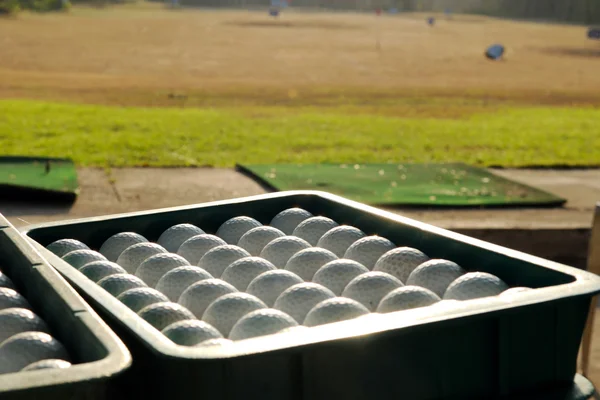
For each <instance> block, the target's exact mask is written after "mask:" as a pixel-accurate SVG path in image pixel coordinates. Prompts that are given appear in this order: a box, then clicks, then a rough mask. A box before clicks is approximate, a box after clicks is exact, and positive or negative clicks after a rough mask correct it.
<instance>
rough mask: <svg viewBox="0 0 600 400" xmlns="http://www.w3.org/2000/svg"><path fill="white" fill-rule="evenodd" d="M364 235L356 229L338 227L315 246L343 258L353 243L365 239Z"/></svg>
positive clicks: (322, 237) (326, 234)
mask: <svg viewBox="0 0 600 400" xmlns="http://www.w3.org/2000/svg"><path fill="white" fill-rule="evenodd" d="M366 236H367V235H365V233H364V232H363V231H361V230H360V229H358V228H355V227H353V226H348V225H342V226H338V227H337V228H333V229H331V230H329V231H327V232H326V233H325V234H324V235H323V236H321V238H320V239H319V241H318V242H317V246H318V247H321V248H323V249H327V250H329V251H331V252H332V253H333V254H335V255H336V256H338V257H339V258H341V257H344V254H346V250H348V247H350V246H351V245H352V244H353V243H354V242H356V241H357V240H359V239H362V238H364V237H366Z"/></svg>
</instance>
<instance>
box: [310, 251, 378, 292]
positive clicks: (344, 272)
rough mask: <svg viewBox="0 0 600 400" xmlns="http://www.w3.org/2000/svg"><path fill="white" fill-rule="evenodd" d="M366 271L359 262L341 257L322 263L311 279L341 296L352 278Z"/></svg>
mask: <svg viewBox="0 0 600 400" xmlns="http://www.w3.org/2000/svg"><path fill="white" fill-rule="evenodd" d="M367 272H369V270H368V269H367V267H365V266H364V265H362V264H361V263H358V262H356V261H353V260H348V259H345V258H343V259H341V260H334V261H331V262H328V263H327V264H325V265H323V266H322V267H321V268H319V270H318V271H317V272H316V273H315V275H314V276H313V278H312V280H313V282H315V283H318V284H320V285H323V286H325V287H326V288H328V289H329V290H331V291H332V292H333V293H335V295H336V296H341V294H342V292H343V291H344V289H345V288H346V286H348V284H349V283H350V281H351V280H352V279H354V278H356V277H357V276H359V275H362V274H366V273H367Z"/></svg>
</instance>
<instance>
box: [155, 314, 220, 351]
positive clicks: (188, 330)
mask: <svg viewBox="0 0 600 400" xmlns="http://www.w3.org/2000/svg"><path fill="white" fill-rule="evenodd" d="M162 333H163V335H165V336H166V337H167V338H169V339H170V340H171V341H172V342H173V343H175V344H178V345H180V346H196V345H198V344H200V343H202V342H206V341H207V340H211V339H220V338H222V337H223V336H221V333H219V331H218V330H216V329H215V327H213V326H211V325H210V324H207V323H206V322H204V321H199V320H197V319H186V320H183V321H178V322H175V323H172V324H171V325H169V326H167V327H166V328H165V329H163V330H162Z"/></svg>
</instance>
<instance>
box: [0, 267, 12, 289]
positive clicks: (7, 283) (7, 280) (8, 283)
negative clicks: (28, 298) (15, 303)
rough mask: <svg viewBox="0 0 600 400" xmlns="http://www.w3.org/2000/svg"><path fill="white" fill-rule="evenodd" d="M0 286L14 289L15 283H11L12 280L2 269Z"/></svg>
mask: <svg viewBox="0 0 600 400" xmlns="http://www.w3.org/2000/svg"><path fill="white" fill-rule="evenodd" d="M0 287H5V288H9V289H15V290H16V287H15V284H14V283H13V281H12V280H11V279H10V278H9V277H8V276H6V275H5V274H4V273H3V272H2V271H0Z"/></svg>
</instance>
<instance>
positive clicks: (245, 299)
mask: <svg viewBox="0 0 600 400" xmlns="http://www.w3.org/2000/svg"><path fill="white" fill-rule="evenodd" d="M262 308H267V305H266V304H265V303H263V302H262V301H261V300H260V299H259V298H258V297H256V296H253V295H251V294H248V293H239V292H238V293H230V294H226V295H223V296H221V297H219V298H218V299H216V300H215V301H213V302H212V303H210V305H209V306H208V307H207V308H206V311H204V315H203V316H202V320H203V321H204V322H207V323H209V324H211V325H212V326H214V327H215V328H217V330H218V331H219V332H221V334H222V335H223V336H224V337H227V336H229V331H231V328H233V325H235V323H236V322H238V320H239V319H240V318H242V317H243V316H244V315H246V314H248V313H250V312H252V311H255V310H260V309H262Z"/></svg>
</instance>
